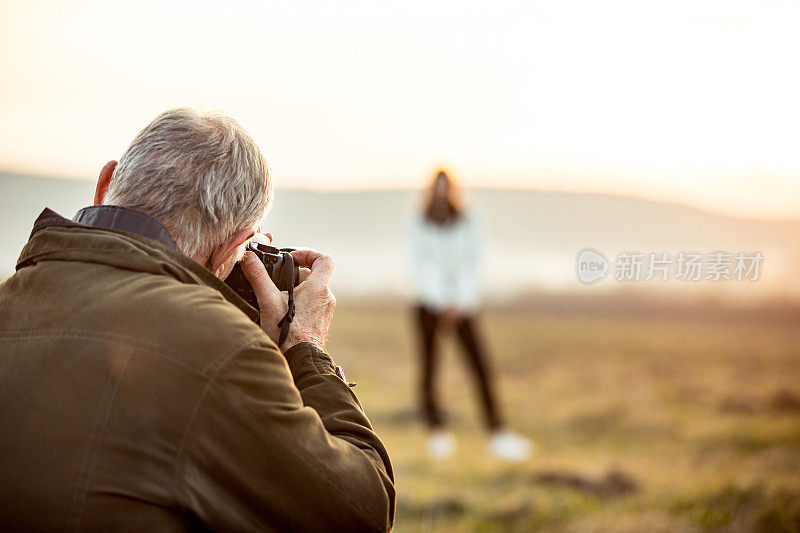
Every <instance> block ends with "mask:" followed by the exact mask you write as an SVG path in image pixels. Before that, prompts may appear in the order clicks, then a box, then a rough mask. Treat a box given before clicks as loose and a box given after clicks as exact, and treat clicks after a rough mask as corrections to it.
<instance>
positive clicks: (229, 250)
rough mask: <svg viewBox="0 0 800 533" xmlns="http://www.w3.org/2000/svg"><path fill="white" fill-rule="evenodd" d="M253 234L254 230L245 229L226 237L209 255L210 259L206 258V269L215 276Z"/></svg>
mask: <svg viewBox="0 0 800 533" xmlns="http://www.w3.org/2000/svg"><path fill="white" fill-rule="evenodd" d="M255 234H256V229H255V228H247V229H244V230H242V231H240V232H238V233H234V234H233V235H231V236H230V237H228V238H227V239H226V240H225V242H223V243H222V244H220V245H219V246H218V247H217V249H216V250H214V251H213V252H212V253H211V257H209V258H208V263H207V264H208V269H209V270H210V271H211V272H212V273H213V274H214V275H215V276H216V275H217V274H218V273H219V270H220V269H221V268H222V267H223V266H224V265H225V263H226V262H227V261H228V259H230V257H231V255H233V254H234V253H236V249H237V248H239V246H241V245H242V243H244V242H245V241H247V240H248V239H252V238H253V235H255Z"/></svg>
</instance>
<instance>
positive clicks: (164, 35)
mask: <svg viewBox="0 0 800 533" xmlns="http://www.w3.org/2000/svg"><path fill="white" fill-rule="evenodd" d="M0 6H2V8H1V9H2V12H0V169H6V170H11V171H17V172H26V173H43V174H48V175H63V176H66V177H73V178H85V179H93V178H95V176H96V175H97V172H98V170H99V168H100V167H101V166H102V164H103V163H104V162H105V161H107V160H108V159H113V158H118V157H119V155H120V154H121V153H122V152H123V150H124V149H125V147H126V146H127V144H128V143H129V142H130V140H131V139H132V137H133V136H134V135H135V133H136V132H137V131H138V130H139V129H141V127H142V126H144V125H145V124H146V123H147V122H148V121H149V120H150V119H151V118H152V117H154V116H155V115H156V114H158V113H159V112H161V111H163V110H164V109H167V108H169V107H173V106H178V105H187V104H188V105H197V106H201V107H203V108H210V109H221V110H224V111H226V112H228V113H230V114H231V115H233V116H234V117H236V118H237V119H239V120H240V121H241V122H242V123H243V124H244V126H245V127H246V128H247V129H248V130H249V131H250V132H251V133H252V134H253V136H254V138H255V139H256V140H257V141H258V142H259V144H260V145H261V146H262V149H263V150H264V152H265V154H266V155H267V158H268V160H269V161H270V164H271V165H272V167H273V169H274V171H275V179H276V182H277V183H278V185H279V187H280V186H284V187H288V186H302V187H320V188H355V187H407V186H417V185H419V184H420V183H421V182H423V181H424V180H425V179H427V177H428V175H429V174H430V173H431V172H432V170H433V169H434V168H435V167H436V166H438V165H446V166H448V167H450V168H452V170H453V171H454V172H455V174H456V175H457V176H458V177H460V178H461V179H462V181H464V182H466V183H467V184H469V185H480V186H515V187H520V186H521V187H530V188H544V189H567V190H582V191H603V192H612V193H623V194H633V195H637V196H646V197H652V198H659V199H665V200H676V201H682V202H687V203H691V204H693V205H697V206H701V207H704V208H708V209H713V210H723V211H727V212H733V213H740V214H744V215H758V216H786V215H790V216H800V101H799V100H798V95H800V68H798V57H800V29H799V28H800V1H797V0H792V1H788V0H787V1H770V0H752V1H736V0H714V1H704V0H688V1H682V0H668V1H658V2H656V1H646V0H631V1H607V2H601V1H597V0H582V1H577V0H552V1H539V2H523V1H520V2H503V1H496V0H494V1H491V2H481V3H470V2H463V1H460V2H453V3H445V2H432V1H430V0H427V1H421V2H413V1H408V0H406V1H403V2H392V3H389V2H374V1H372V2H310V1H307V2H263V1H252V2H205V3H204V2H198V1H194V2H187V3H171V2H164V1H153V2H144V1H135V2H130V1H128V2H118V3H114V2H109V1H104V2H78V1H70V2H57V1H36V0H34V1H24V2H23V1H20V2H8V1H5V0H0Z"/></svg>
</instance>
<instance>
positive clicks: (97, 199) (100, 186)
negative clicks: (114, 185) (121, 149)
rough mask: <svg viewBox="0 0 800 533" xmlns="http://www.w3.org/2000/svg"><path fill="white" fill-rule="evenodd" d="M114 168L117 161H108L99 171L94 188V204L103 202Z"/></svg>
mask: <svg viewBox="0 0 800 533" xmlns="http://www.w3.org/2000/svg"><path fill="white" fill-rule="evenodd" d="M115 168H117V162H116V161H109V162H108V163H106V166H104V167H103V170H101V171H100V177H98V178H97V187H95V189H94V205H102V204H103V199H104V198H105V197H106V191H107V190H108V184H109V183H111V176H113V175H114V169H115Z"/></svg>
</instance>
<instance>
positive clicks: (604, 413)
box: [329, 305, 800, 532]
mask: <svg viewBox="0 0 800 533" xmlns="http://www.w3.org/2000/svg"><path fill="white" fill-rule="evenodd" d="M483 318H484V320H483V324H482V325H483V332H484V336H485V338H486V341H487V343H488V345H489V346H490V348H491V351H492V353H493V356H494V360H493V361H494V370H495V374H496V376H497V378H498V385H499V391H500V396H501V399H502V403H503V407H504V412H505V415H506V417H507V419H508V420H509V422H510V426H511V427H512V428H513V429H514V430H516V431H518V432H520V433H522V434H524V435H526V436H528V437H530V438H532V439H533V440H534V441H535V442H536V444H537V447H538V451H537V453H536V454H535V455H534V456H533V457H531V459H530V460H528V461H526V462H524V463H521V464H515V465H509V464H504V463H501V462H499V461H497V460H495V459H492V458H491V457H489V456H488V455H487V453H486V451H485V446H486V442H487V439H486V435H485V434H484V433H483V432H482V430H481V425H480V423H479V418H478V411H477V404H476V402H475V395H474V391H473V389H472V387H471V383H470V381H469V379H468V375H467V374H466V372H465V369H464V367H463V365H461V364H460V361H459V360H458V358H459V357H460V355H459V354H458V353H457V352H456V350H455V349H454V346H453V342H452V339H450V338H448V339H446V341H445V342H444V343H443V348H444V357H445V362H444V365H443V374H442V376H441V377H442V378H443V387H442V392H443V396H444V403H445V406H446V407H447V410H448V415H449V419H450V420H451V423H452V429H453V431H454V432H455V434H456V437H457V439H458V444H459V447H458V451H457V453H456V454H455V456H454V457H452V458H451V459H449V460H446V461H435V460H433V459H430V458H429V457H428V456H427V453H426V449H425V432H424V430H423V428H422V426H421V424H420V423H419V422H418V420H417V417H416V414H417V408H416V395H415V392H416V385H415V374H416V371H417V369H416V365H415V362H416V352H415V348H416V345H415V342H414V340H415V339H414V338H413V337H412V329H411V323H410V320H409V314H408V312H407V311H406V310H405V309H400V308H391V307H367V306H361V307H358V306H352V307H347V306H345V305H340V307H339V309H338V310H337V314H336V317H335V319H334V324H333V329H332V332H331V342H330V346H329V351H330V352H331V354H332V355H333V356H334V358H335V359H337V361H339V362H340V363H341V364H342V365H343V366H344V367H345V369H346V371H347V374H348V377H349V378H350V379H352V380H355V381H357V382H358V386H357V387H356V392H357V393H358V395H359V398H360V399H361V401H362V403H363V405H364V407H365V409H366V411H367V414H368V415H369V416H370V418H371V420H372V421H373V423H374V425H375V428H376V431H377V432H378V434H379V435H380V436H381V437H382V438H383V440H384V442H385V443H386V445H387V447H388V448H389V451H390V454H391V456H392V458H393V463H394V467H395V471H396V477H397V489H398V509H397V519H396V528H395V529H396V531H399V532H404V531H496V530H510V531H529V530H544V531H548V530H549V531H646V530H650V531H703V530H712V531H800V357H798V355H799V352H800V344H799V341H800V321H798V325H797V326H786V325H782V326H776V325H770V324H760V325H759V324H756V323H753V322H751V323H730V322H728V323H725V322H714V321H711V320H708V321H697V320H693V321H681V320H675V319H673V320H664V319H660V320H659V319H656V318H653V317H648V318H634V317H627V318H621V317H602V316H597V317H577V316H569V315H560V316H555V315H548V314H541V313H534V312H527V313H520V312H514V313H512V312H510V311H499V310H498V311H489V312H486V313H484V316H483Z"/></svg>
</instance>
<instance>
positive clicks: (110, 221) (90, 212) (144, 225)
mask: <svg viewBox="0 0 800 533" xmlns="http://www.w3.org/2000/svg"><path fill="white" fill-rule="evenodd" d="M72 220H73V221H74V222H77V223H78V224H84V225H86V226H92V227H94V228H104V229H115V230H120V231H127V232H129V233H135V234H137V235H141V236H142V237H147V238H150V239H153V240H156V241H158V242H160V243H161V244H164V245H166V246H169V247H170V248H173V249H175V250H178V245H177V243H176V242H175V239H173V238H172V235H170V234H169V231H167V228H165V227H164V226H163V224H161V222H159V221H158V220H156V219H155V218H153V217H151V216H150V215H148V214H147V213H143V212H141V211H137V210H136V209H131V208H130V207H122V206H118V205H93V206H91V207H84V208H83V209H81V210H80V211H78V214H76V215H75V217H74V218H73V219H72Z"/></svg>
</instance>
